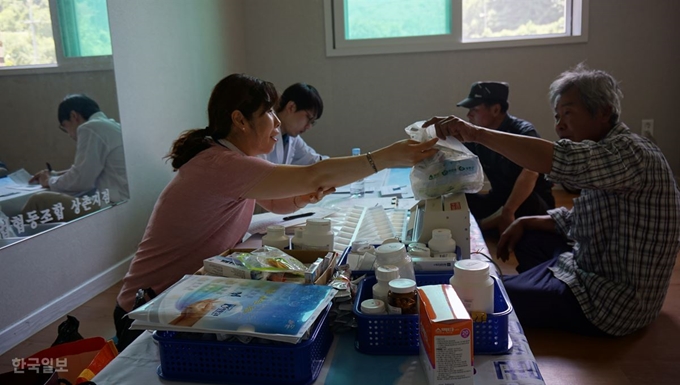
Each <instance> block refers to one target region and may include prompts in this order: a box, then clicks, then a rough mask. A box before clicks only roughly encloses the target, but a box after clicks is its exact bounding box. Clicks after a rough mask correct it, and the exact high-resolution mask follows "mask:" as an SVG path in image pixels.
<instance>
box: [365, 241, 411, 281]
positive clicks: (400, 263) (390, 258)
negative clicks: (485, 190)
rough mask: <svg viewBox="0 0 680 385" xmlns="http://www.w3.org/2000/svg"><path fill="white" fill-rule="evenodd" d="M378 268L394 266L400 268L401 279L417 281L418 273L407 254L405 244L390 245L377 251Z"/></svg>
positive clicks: (383, 246) (379, 247) (380, 247)
mask: <svg viewBox="0 0 680 385" xmlns="http://www.w3.org/2000/svg"><path fill="white" fill-rule="evenodd" d="M375 262H376V265H377V266H376V268H377V267H379V266H386V265H394V266H397V267H398V268H399V276H400V277H401V278H409V279H412V280H414V281H415V279H416V273H415V271H414V269H413V262H412V261H411V257H410V256H409V255H408V254H406V246H404V244H403V243H388V244H385V245H380V246H378V248H377V249H375Z"/></svg>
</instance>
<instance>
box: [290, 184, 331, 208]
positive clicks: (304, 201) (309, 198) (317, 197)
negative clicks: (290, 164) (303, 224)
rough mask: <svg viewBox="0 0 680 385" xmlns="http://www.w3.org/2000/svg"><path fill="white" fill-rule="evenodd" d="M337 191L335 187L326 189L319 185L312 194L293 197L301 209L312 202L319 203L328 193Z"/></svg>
mask: <svg viewBox="0 0 680 385" xmlns="http://www.w3.org/2000/svg"><path fill="white" fill-rule="evenodd" d="M334 192H335V187H331V188H328V189H324V188H323V187H319V189H318V190H316V192H313V193H310V194H304V195H299V196H296V197H295V198H293V199H294V200H293V202H294V203H295V206H296V207H297V208H299V209H301V208H303V207H305V206H307V205H308V204H310V203H318V202H320V201H321V200H322V199H323V198H324V197H325V196H326V195H329V194H333V193H334Z"/></svg>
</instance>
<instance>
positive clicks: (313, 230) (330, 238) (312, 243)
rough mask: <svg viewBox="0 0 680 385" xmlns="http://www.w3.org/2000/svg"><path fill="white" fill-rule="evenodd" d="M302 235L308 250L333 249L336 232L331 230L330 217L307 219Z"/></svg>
mask: <svg viewBox="0 0 680 385" xmlns="http://www.w3.org/2000/svg"><path fill="white" fill-rule="evenodd" d="M302 237H303V239H304V243H305V249H306V250H323V251H333V243H334V234H333V231H331V220H330V219H327V218H311V219H307V225H306V226H305V231H304V232H303V235H302Z"/></svg>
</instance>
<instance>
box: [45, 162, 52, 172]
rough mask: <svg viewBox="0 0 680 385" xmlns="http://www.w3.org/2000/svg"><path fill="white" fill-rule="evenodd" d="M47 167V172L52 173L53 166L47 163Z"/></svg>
mask: <svg viewBox="0 0 680 385" xmlns="http://www.w3.org/2000/svg"><path fill="white" fill-rule="evenodd" d="M45 166H47V171H49V172H52V165H51V164H50V162H45Z"/></svg>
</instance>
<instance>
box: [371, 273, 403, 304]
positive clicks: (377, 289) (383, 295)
mask: <svg viewBox="0 0 680 385" xmlns="http://www.w3.org/2000/svg"><path fill="white" fill-rule="evenodd" d="M397 278H399V268H398V267H396V266H392V265H386V266H379V267H378V268H377V269H375V279H376V280H377V281H378V283H376V284H375V285H373V299H379V300H381V301H384V302H385V303H387V293H388V292H389V291H390V281H392V280H393V279H397Z"/></svg>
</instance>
